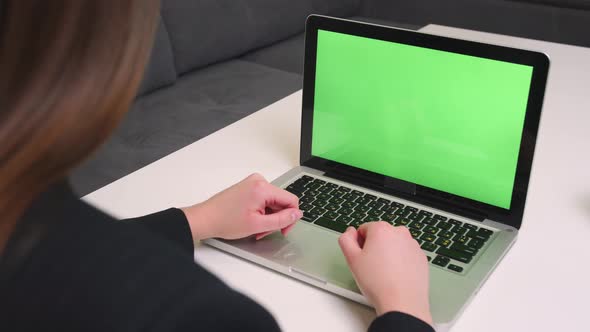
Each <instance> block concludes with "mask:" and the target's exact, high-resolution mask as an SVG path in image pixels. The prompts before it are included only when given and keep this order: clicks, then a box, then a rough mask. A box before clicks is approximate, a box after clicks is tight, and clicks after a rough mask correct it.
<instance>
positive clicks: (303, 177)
mask: <svg viewBox="0 0 590 332" xmlns="http://www.w3.org/2000/svg"><path fill="white" fill-rule="evenodd" d="M301 180H303V181H304V182H306V183H307V182H310V181H312V180H313V178H312V177H311V176H309V175H304V176H302V177H301Z"/></svg>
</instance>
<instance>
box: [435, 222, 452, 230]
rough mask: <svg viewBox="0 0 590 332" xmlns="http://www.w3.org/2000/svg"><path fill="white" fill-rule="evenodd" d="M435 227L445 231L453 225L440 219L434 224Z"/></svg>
mask: <svg viewBox="0 0 590 332" xmlns="http://www.w3.org/2000/svg"><path fill="white" fill-rule="evenodd" d="M436 227H438V228H442V229H444V230H445V231H448V230H449V229H451V228H452V227H453V225H452V224H449V223H448V222H444V221H441V222H439V223H438V224H436Z"/></svg>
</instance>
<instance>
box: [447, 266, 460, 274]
mask: <svg viewBox="0 0 590 332" xmlns="http://www.w3.org/2000/svg"><path fill="white" fill-rule="evenodd" d="M447 269H449V270H451V271H455V272H459V273H461V272H463V268H462V267H460V266H457V265H455V264H449V266H447Z"/></svg>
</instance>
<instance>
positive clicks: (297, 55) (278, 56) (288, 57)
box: [241, 16, 420, 74]
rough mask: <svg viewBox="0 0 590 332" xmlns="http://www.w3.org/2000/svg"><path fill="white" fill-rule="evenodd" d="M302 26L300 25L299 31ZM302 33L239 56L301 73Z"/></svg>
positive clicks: (358, 18) (400, 25)
mask: <svg viewBox="0 0 590 332" xmlns="http://www.w3.org/2000/svg"><path fill="white" fill-rule="evenodd" d="M348 19H350V20H355V21H362V22H368V23H375V24H380V25H387V26H393V27H398V28H404V29H410V30H417V29H419V28H420V26H418V25H412V24H404V23H396V22H391V21H387V20H381V19H376V18H370V17H361V16H353V17H349V18H348ZM303 30H304V26H303V25H302V26H301V27H300V31H303ZM304 39H305V38H304V34H303V33H299V34H298V35H295V36H294V37H291V38H288V39H286V40H282V41H280V42H278V43H275V44H274V45H271V46H268V47H264V48H262V49H259V50H255V51H253V52H250V53H248V54H246V55H244V56H242V57H241V59H242V60H246V61H252V62H255V63H259V64H263V65H265V66H269V67H273V68H277V69H280V70H284V71H288V72H291V73H296V74H303V55H304Z"/></svg>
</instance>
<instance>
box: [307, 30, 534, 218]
mask: <svg viewBox="0 0 590 332" xmlns="http://www.w3.org/2000/svg"><path fill="white" fill-rule="evenodd" d="M531 76H532V67H530V66H525V65H519V64H513V63H508V62H503V61H496V60H490V59H485V58H479V57H474V56H468V55H462V54H456V53H450V52H444V51H438V50H433V49H428V48H423V47H416V46H409V45H403V44H398V43H392V42H386V41H380V40H374V39H370V38H364V37H358V36H351V35H346V34H341V33H336V32H330V31H324V30H319V31H318V42H317V63H316V81H315V96H314V98H315V101H314V113H313V129H312V155H314V156H318V157H322V158H325V159H329V160H333V161H337V162H340V163H343V164H347V165H351V166H355V167H358V168H362V169H365V170H369V171H372V172H375V173H379V174H383V175H387V176H390V177H394V178H398V179H401V180H405V181H409V182H413V183H416V184H419V185H423V186H426V187H430V188H434V189H437V190H441V191H444V192H448V193H452V194H455V195H458V196H462V197H466V198H470V199H473V200H476V201H480V202H484V203H487V204H491V205H494V206H497V207H501V208H505V209H509V208H510V203H511V199H512V197H511V196H512V186H513V183H514V177H515V173H516V164H517V159H518V152H519V149H520V139H521V134H522V128H523V124H524V117H525V111H526V106H527V99H528V94H529V87H530V83H531Z"/></svg>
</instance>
